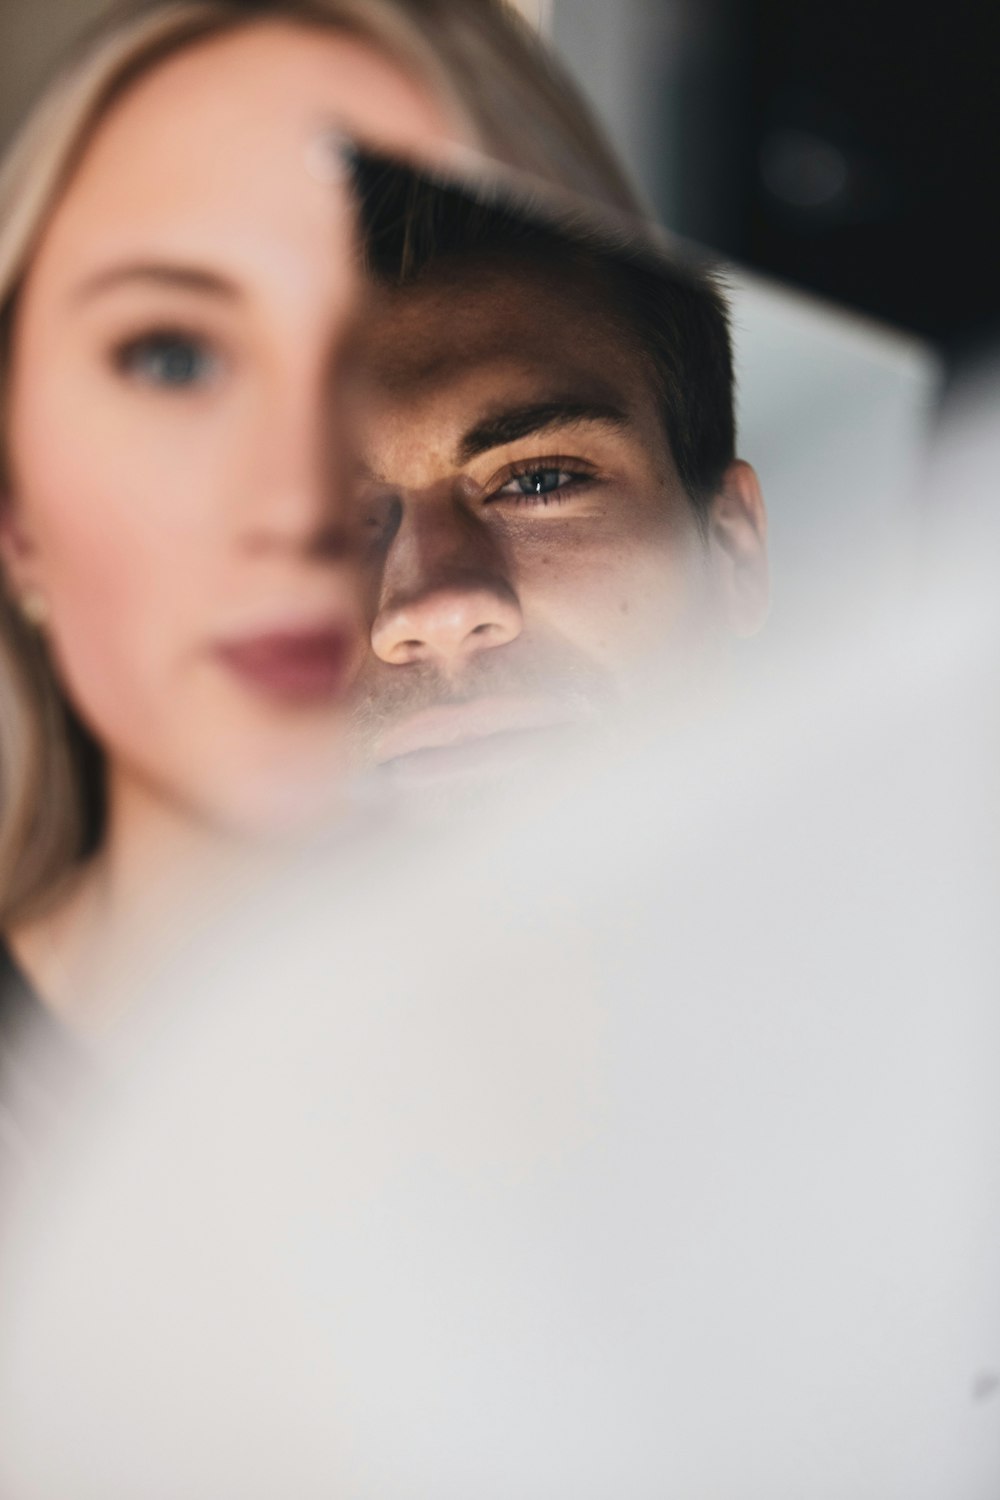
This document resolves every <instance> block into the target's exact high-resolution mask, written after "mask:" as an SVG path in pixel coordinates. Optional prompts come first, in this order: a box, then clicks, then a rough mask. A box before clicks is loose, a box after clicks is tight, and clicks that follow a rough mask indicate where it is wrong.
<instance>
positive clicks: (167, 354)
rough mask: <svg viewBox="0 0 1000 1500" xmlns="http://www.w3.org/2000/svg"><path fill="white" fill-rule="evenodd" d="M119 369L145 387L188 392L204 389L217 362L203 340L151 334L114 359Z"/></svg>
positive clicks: (123, 350)
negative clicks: (150, 386)
mask: <svg viewBox="0 0 1000 1500" xmlns="http://www.w3.org/2000/svg"><path fill="white" fill-rule="evenodd" d="M115 363H116V365H117V366H118V368H119V369H120V370H121V371H123V372H124V373H125V374H126V375H130V376H132V377H133V379H136V380H141V381H142V382H143V383H144V384H145V385H154V386H160V387H162V388H164V389H166V390H189V389H190V388H191V387H192V386H201V385H205V384H206V383H207V382H208V381H209V380H210V379H211V378H212V376H213V375H214V374H215V372H216V369H217V364H218V361H217V360H216V358H215V356H214V355H213V354H212V352H211V350H210V349H209V348H208V347H207V346H206V345H205V344H204V343H203V342H202V341H201V340H200V339H196V338H191V337H189V336H187V335H185V334H180V333H152V334H146V335H144V336H143V337H142V338H138V339H132V340H131V341H130V342H129V343H127V344H125V345H124V346H123V347H122V348H121V349H119V350H118V351H117V353H116V356H115Z"/></svg>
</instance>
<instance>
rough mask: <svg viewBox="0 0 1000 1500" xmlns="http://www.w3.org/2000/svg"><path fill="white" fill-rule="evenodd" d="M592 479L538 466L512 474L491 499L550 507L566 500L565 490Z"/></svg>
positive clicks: (567, 470) (580, 474)
mask: <svg viewBox="0 0 1000 1500" xmlns="http://www.w3.org/2000/svg"><path fill="white" fill-rule="evenodd" d="M590 478H591V476H590V475H589V474H585V473H580V472H579V471H577V470H573V469H559V468H555V467H545V466H542V465H538V466H536V467H534V468H530V469H522V470H521V472H520V473H519V474H512V475H511V477H510V478H509V479H508V480H507V482H506V483H505V484H504V485H503V486H502V487H501V488H500V489H498V490H494V491H493V494H492V495H491V496H490V499H491V500H513V501H515V502H516V503H518V504H525V503H527V504H529V505H530V504H532V503H537V504H539V505H549V504H552V503H553V501H554V502H555V503H558V502H559V501H560V500H561V499H562V498H564V497H563V495H562V493H561V492H562V491H563V490H567V489H571V488H572V487H573V486H574V485H576V484H581V483H585V482H586V481H587V480H588V479H590Z"/></svg>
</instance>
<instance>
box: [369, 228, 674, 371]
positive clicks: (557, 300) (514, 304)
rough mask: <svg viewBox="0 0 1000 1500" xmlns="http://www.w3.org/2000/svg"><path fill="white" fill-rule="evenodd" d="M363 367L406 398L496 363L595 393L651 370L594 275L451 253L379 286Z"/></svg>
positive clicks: (493, 368) (516, 260)
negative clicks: (404, 279) (407, 279)
mask: <svg viewBox="0 0 1000 1500" xmlns="http://www.w3.org/2000/svg"><path fill="white" fill-rule="evenodd" d="M365 366H366V370H367V373H368V375H369V377H370V378H372V379H373V380H374V382H375V383H376V385H377V386H379V387H380V388H381V389H382V390H383V391H384V392H385V393H386V394H388V395H393V394H397V393H398V394H400V395H404V394H405V395H407V396H408V397H413V396H419V395H421V394H423V393H427V394H430V393H431V392H433V391H440V390H442V389H445V388H447V387H449V386H459V385H461V384H462V383H463V382H464V381H465V380H466V379H467V378H468V377H469V375H470V374H471V373H473V372H474V371H479V370H489V371H492V372H495V373H496V376H497V378H498V380H502V378H503V376H505V375H506V376H509V377H513V378H517V377H518V376H520V377H521V378H523V379H524V380H527V381H532V382H534V383H541V384H548V385H550V386H551V385H552V384H553V383H555V384H557V385H559V384H562V385H565V384H566V383H567V379H569V381H570V383H571V384H573V385H576V386H580V387H581V395H583V396H586V397H589V398H590V399H593V400H602V399H603V400H610V399H612V396H613V395H617V396H618V398H619V399H621V397H622V395H623V394H624V393H625V392H626V391H627V389H628V388H629V387H632V386H635V387H641V386H642V385H643V384H644V383H645V380H646V373H647V372H646V370H645V361H644V357H643V355H642V353H641V351H640V349H639V347H638V343H637V341H636V340H635V337H634V335H631V336H630V334H629V333H628V332H627V331H626V329H625V328H624V327H623V325H622V323H621V320H620V319H619V318H618V317H617V316H616V315H615V313H614V310H613V308H612V305H611V301H610V297H609V295H608V293H607V289H606V288H605V287H603V286H602V285H601V283H600V279H599V278H598V277H597V276H596V275H595V274H593V273H589V272H587V271H586V270H585V269H584V268H577V267H573V268H571V269H568V270H567V271H566V273H565V274H564V275H562V276H560V275H559V274H558V272H557V270H556V268H555V267H553V266H551V265H548V264H546V263H535V262H532V261H528V260H525V259H524V258H520V257H518V258H513V257H502V258H501V257H496V258H494V257H479V256H477V257H474V258H473V259H471V260H470V262H468V263H465V262H461V261H458V260H455V259H452V258H450V259H449V260H448V261H447V262H445V263H443V264H441V265H440V266H438V267H435V268H434V269H433V271H432V272H431V273H430V274H428V275H425V276H422V277H421V278H420V279H419V280H418V281H417V282H415V283H413V284H411V285H408V286H399V287H388V288H381V289H379V291H378V292H377V293H376V295H375V297H374V299H373V303H372V307H371V311H370V315H369V319H368V324H367V333H366V339H365ZM587 386H589V387H590V389H589V390H584V389H583V387H587Z"/></svg>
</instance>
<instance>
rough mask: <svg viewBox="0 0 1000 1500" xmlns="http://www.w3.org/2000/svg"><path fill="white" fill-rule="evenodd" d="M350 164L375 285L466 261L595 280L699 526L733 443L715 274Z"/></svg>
mask: <svg viewBox="0 0 1000 1500" xmlns="http://www.w3.org/2000/svg"><path fill="white" fill-rule="evenodd" d="M351 161H352V170H353V175H354V182H355V187H356V191H357V195H358V199H359V204H360V212H361V225H362V239H363V251H364V257H365V264H366V267H367V270H368V273H369V274H370V275H371V276H372V277H373V278H374V279H375V280H376V281H377V282H380V283H382V284H388V285H390V286H393V287H405V286H411V285H415V284H416V283H418V282H419V281H420V280H422V279H423V278H425V277H428V276H429V275H431V274H433V273H440V272H441V271H442V270H444V269H446V267H447V265H448V262H449V261H452V262H454V261H459V260H463V259H465V258H466V257H469V256H482V257H484V258H487V257H488V258H489V259H494V258H506V257H511V258H513V259H523V260H526V261H531V262H532V263H534V264H543V265H554V266H556V267H564V268H566V269H567V270H572V269H577V270H579V271H582V272H585V273H588V274H589V275H590V276H592V277H595V278H596V279H597V281H598V283H599V284H600V285H602V286H603V287H604V288H605V289H606V292H607V297H608V304H609V308H610V309H611V311H612V312H613V313H615V314H616V315H617V316H618V317H619V318H620V319H621V321H622V322H623V323H624V325H625V326H626V327H627V328H629V329H630V330H632V331H633V332H634V335H635V340H636V344H637V347H638V348H639V350H640V351H641V352H642V353H643V354H644V355H645V356H646V359H647V362H648V365H649V368H650V372H651V377H652V379H653V381H654V382H655V385H656V395H657V400H658V405H659V409H660V412H661V415H662V421H663V426H664V430H665V433H666V437H667V441H668V443H669V445H670V451H671V454H672V456H673V460H674V463H675V464H676V466H677V471H678V474H679V476H680V479H681V482H682V484H683V485H684V488H685V490H686V492H687V494H688V495H689V497H690V499H691V502H692V504H693V506H694V509H695V512H696V513H697V515H698V516H699V518H700V519H701V520H702V521H704V519H705V516H706V514H707V509H708V504H709V501H710V500H711V497H712V496H713V495H714V494H715V493H716V491H717V490H718V487H719V484H720V481H721V479H722V475H723V471H724V470H725V468H726V466H727V465H728V464H729V463H731V462H732V459H733V457H734V453H735V443H736V433H735V417H734V389H733V358H732V341H731V337H730V329H729V311H728V307H727V304H726V300H725V297H724V294H723V291H722V287H721V283H720V280H719V278H718V276H717V274H715V273H713V272H712V271H710V270H708V269H706V268H703V267H698V266H695V265H694V264H693V263H687V262H685V263H683V264H681V263H676V262H674V261H672V260H668V258H667V257H666V255H665V254H663V253H662V252H659V251H655V250H654V249H653V248H652V244H651V242H650V241H649V240H648V239H646V240H644V241H641V242H640V240H639V238H638V236H636V237H634V238H633V237H631V236H629V235H627V234H625V233H622V232H620V231H619V232H618V233H617V234H608V233H604V232H602V229H601V222H600V220H599V219H595V220H594V221H593V222H591V221H590V220H589V219H587V218H586V217H585V216H584V215H582V214H577V215H575V216H574V215H572V214H568V215H566V216H564V217H563V218H562V219H561V220H560V221H558V222H555V221H553V219H552V218H551V216H550V217H543V216H542V213H540V212H537V211H535V212H533V211H532V208H531V205H530V204H528V205H527V206H525V205H522V204H521V203H520V202H518V203H517V204H516V205H514V204H512V203H511V202H510V200H509V199H506V198H504V196H503V195H502V194H500V195H498V194H496V193H491V192H490V191H489V190H484V193H483V195H482V196H480V195H478V194H477V193H473V192H470V191H467V190H466V187H465V184H464V183H463V185H462V187H457V186H455V184H454V183H453V182H449V181H445V180H443V179H442V178H440V177H436V178H432V177H431V176H430V175H425V174H424V173H423V172H418V171H416V170H414V169H413V168H411V167H409V166H405V165H403V164H402V163H399V162H395V161H391V160H389V159H388V158H384V157H379V156H374V155H371V154H369V153H367V152H359V153H356V154H355V155H354V156H353V157H352V158H351Z"/></svg>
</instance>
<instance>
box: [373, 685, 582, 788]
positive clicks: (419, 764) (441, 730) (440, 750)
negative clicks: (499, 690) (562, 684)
mask: <svg viewBox="0 0 1000 1500" xmlns="http://www.w3.org/2000/svg"><path fill="white" fill-rule="evenodd" d="M580 717H581V714H580V711H579V709H578V710H577V712H576V713H574V712H573V711H572V709H571V707H570V705H567V704H566V703H563V702H559V701H558V700H556V699H549V698H541V697H523V696H508V695H504V696H491V697H482V698H473V699H471V700H469V701H467V702H464V703H441V704H437V705H435V707H433V708H428V709H422V710H420V711H418V712H417V713H415V714H412V715H411V716H410V717H409V718H407V719H403V720H402V721H401V722H399V723H397V724H393V725H391V726H390V727H389V728H388V729H386V730H384V731H383V733H382V735H381V736H380V738H379V739H378V740H377V742H376V745H375V752H374V758H375V761H376V764H378V765H386V764H387V763H389V762H391V763H392V764H393V766H394V767H400V766H401V763H403V762H405V763H406V766H407V768H408V769H411V770H414V771H417V770H419V769H423V768H426V769H427V770H428V771H430V770H431V769H432V768H440V769H441V770H442V771H443V770H445V769H446V767H449V766H454V767H455V768H456V769H457V768H458V767H459V766H464V765H466V764H470V765H471V764H472V763H479V762H480V761H486V760H487V759H488V760H491V761H492V759H494V753H493V752H498V754H499V755H500V756H502V755H503V754H504V753H506V752H508V751H509V749H510V748H511V747H512V746H513V745H514V744H515V743H517V742H518V737H519V736H521V735H529V734H531V733H539V732H541V731H544V730H552V729H558V728H564V727H567V726H568V725H570V724H572V723H576V722H578V721H579V719H580ZM486 742H489V743H486Z"/></svg>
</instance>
